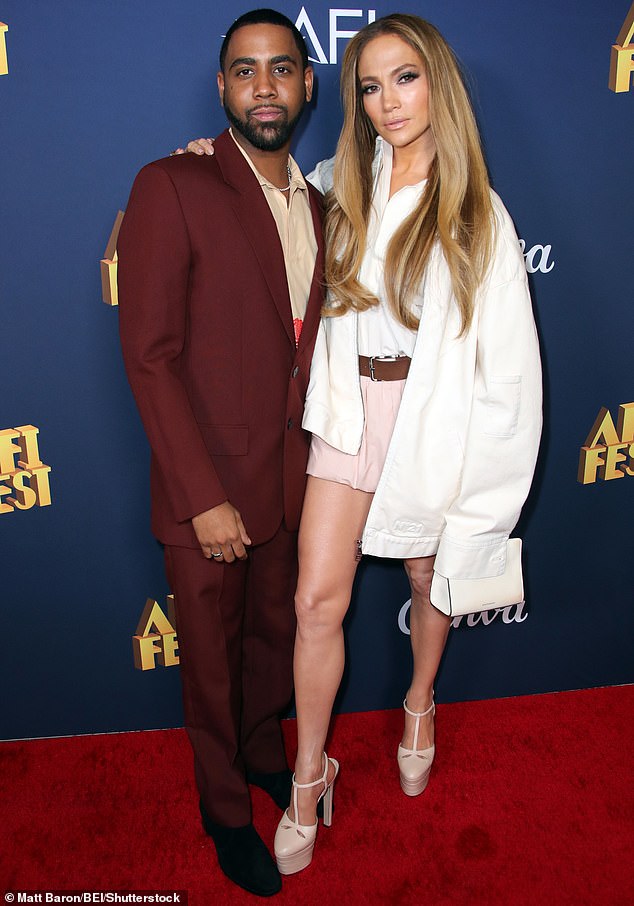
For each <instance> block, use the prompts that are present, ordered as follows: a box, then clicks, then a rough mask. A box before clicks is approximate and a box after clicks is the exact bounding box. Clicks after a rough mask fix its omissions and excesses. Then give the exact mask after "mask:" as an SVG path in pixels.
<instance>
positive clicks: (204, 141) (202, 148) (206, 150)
mask: <svg viewBox="0 0 634 906" xmlns="http://www.w3.org/2000/svg"><path fill="white" fill-rule="evenodd" d="M188 151H189V152H190V153H191V154H208V155H209V157H211V156H212V155H213V153H214V140H213V138H196V139H194V140H193V141H191V142H189V144H188V145H187V147H186V148H176V149H175V150H174V151H172V152H171V154H170V157H172V156H173V155H174V154H186V153H187V152H188Z"/></svg>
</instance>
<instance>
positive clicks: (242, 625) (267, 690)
mask: <svg viewBox="0 0 634 906" xmlns="http://www.w3.org/2000/svg"><path fill="white" fill-rule="evenodd" d="M165 564H166V571H167V579H168V582H169V584H170V586H171V588H172V592H173V593H174V596H175V599H176V630H177V633H178V644H179V656H180V671H181V681H182V688H183V705H184V712H185V726H186V728H187V733H188V735H189V739H190V742H191V744H192V748H193V750H194V767H195V775H196V783H197V786H198V790H199V792H200V797H201V800H202V803H203V805H204V807H205V809H206V810H207V812H208V814H209V816H210V818H211V819H212V821H215V822H216V823H217V824H223V825H226V826H228V827H240V826H242V825H244V824H248V823H249V822H250V821H251V800H250V796H249V790H248V787H247V783H246V780H245V770H246V769H248V770H252V771H257V772H263V773H269V772H275V771H282V770H284V769H285V768H286V767H287V761H286V755H285V751H284V741H283V738H282V732H281V727H280V719H279V715H280V713H281V712H282V711H283V710H284V709H285V708H286V706H287V705H288V703H289V701H290V698H291V694H292V688H293V681H292V671H293V644H294V638H295V609H294V603H293V601H294V595H295V586H296V583H297V533H296V532H288V531H286V529H284V528H283V527H280V528H279V529H278V531H277V532H276V534H275V535H274V536H273V538H271V540H270V541H267V542H265V543H264V544H259V545H254V546H253V547H251V548H249V556H248V559H247V560H243V561H239V560H235V561H234V562H233V563H224V562H220V563H218V562H216V561H214V560H207V559H206V558H205V557H204V556H203V554H202V552H201V550H200V549H198V550H193V549H190V548H184V547H170V546H166V547H165Z"/></svg>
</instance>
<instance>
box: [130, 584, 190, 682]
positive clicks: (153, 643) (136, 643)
mask: <svg viewBox="0 0 634 906" xmlns="http://www.w3.org/2000/svg"><path fill="white" fill-rule="evenodd" d="M175 626H176V619H175V616H174V595H168V596H167V616H166V615H165V611H163V610H161V607H160V605H159V604H158V602H157V601H154V600H153V599H152V598H148V599H147V601H146V602H145V607H144V608H143V613H142V614H141V619H140V620H139V625H138V626H137V628H136V632H137V634H136V635H133V636H132V650H133V651H134V666H135V667H136V668H137V670H154V668H155V667H156V661H158V662H159V664H160V665H161V666H162V667H175V666H176V665H177V664H178V663H179V662H180V658H179V656H178V639H177V638H176V629H175Z"/></svg>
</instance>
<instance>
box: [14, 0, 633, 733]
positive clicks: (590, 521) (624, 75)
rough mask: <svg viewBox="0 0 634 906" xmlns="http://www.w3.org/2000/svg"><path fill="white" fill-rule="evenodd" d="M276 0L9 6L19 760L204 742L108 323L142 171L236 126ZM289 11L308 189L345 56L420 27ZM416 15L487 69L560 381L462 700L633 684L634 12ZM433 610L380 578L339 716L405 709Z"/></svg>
mask: <svg viewBox="0 0 634 906" xmlns="http://www.w3.org/2000/svg"><path fill="white" fill-rule="evenodd" d="M252 5H253V4H250V3H244V2H235V3H232V2H229V3H226V4H218V3H215V2H212V0H183V2H182V3H180V4H174V3H173V2H172V0H138V2H135V3H130V2H129V0H109V2H104V0H82V2H77V0H74V2H73V0H57V2H55V3H50V2H46V0H30V2H29V3H24V2H18V0H0V20H2V21H1V23H0V124H1V130H2V141H1V143H0V227H1V241H0V301H1V307H0V323H1V325H2V327H1V333H2V337H1V340H0V346H1V352H0V403H1V407H0V550H1V552H2V557H1V563H2V578H1V579H0V595H1V600H2V614H3V617H2V629H3V632H2V638H3V644H2V654H1V656H0V663H1V664H2V673H3V677H2V690H3V701H2V707H1V709H0V710H1V717H0V721H1V732H0V735H1V736H2V737H3V738H21V737H32V736H51V735H65V734H75V733H89V732H101V731H110V730H128V729H143V728H151V727H167V726H178V725H180V724H181V722H182V715H181V707H180V691H179V683H178V669H179V668H178V647H177V646H178V642H177V639H176V638H175V637H174V633H173V629H172V625H171V614H170V610H171V608H170V602H169V601H168V600H167V599H166V596H167V591H168V589H167V586H166V582H165V579H164V576H163V564H162V555H161V551H160V548H159V545H158V544H157V543H156V542H155V541H153V539H152V537H151V535H150V531H149V518H148V509H149V507H148V501H149V487H148V458H149V457H148V447H147V443H146V440H145V437H144V434H143V431H142V428H141V424H140V421H139V418H138V416H137V413H136V410H135V407H134V404H133V400H132V396H131V393H130V390H129V388H128V385H127V382H126V378H125V376H124V372H123V367H122V363H121V354H120V350H119V341H118V331H117V309H116V307H114V306H112V305H107V304H104V303H103V301H102V294H103V290H104V289H105V290H106V292H105V294H106V296H108V280H109V277H110V274H111V273H112V269H113V265H112V264H110V265H109V264H108V261H107V259H110V260H114V259H113V254H112V251H113V250H112V248H109V249H106V247H107V245H108V240H109V237H110V234H111V231H112V229H113V226H114V224H115V220H116V217H117V212H118V211H119V210H120V209H124V208H125V206H126V203H127V197H128V192H129V189H130V186H131V183H132V180H133V178H134V175H135V173H136V172H137V170H138V169H139V168H140V167H141V166H142V165H143V164H144V163H146V162H147V161H149V160H152V159H155V158H157V157H162V156H164V155H165V154H166V153H168V152H169V150H170V149H172V148H174V147H175V146H177V145H179V144H182V143H183V142H185V141H186V140H187V139H188V138H190V137H194V136H197V135H215V134H217V133H219V132H220V131H221V130H222V129H223V128H224V125H225V121H224V117H223V113H222V110H221V108H220V106H219V103H218V98H217V91H216V84H215V75H216V70H217V53H218V48H219V45H220V41H221V36H222V35H223V34H224V32H225V30H226V28H227V27H228V25H229V24H230V22H231V21H232V20H233V19H234V18H235V17H237V16H238V15H240V14H241V13H243V12H245V11H246V10H247V9H249V8H251V6H252ZM276 6H277V8H278V9H280V10H281V11H282V12H284V13H286V14H287V15H288V16H289V17H290V18H292V19H293V20H294V21H296V22H297V23H298V25H299V26H300V28H301V31H302V33H303V34H304V35H305V37H306V39H307V41H308V45H309V49H310V55H311V57H312V58H313V62H314V66H315V72H316V76H317V83H318V90H317V92H316V97H315V99H314V101H313V103H312V105H311V108H310V111H309V115H308V116H307V117H306V120H305V123H304V125H303V127H302V128H301V131H300V134H299V138H298V141H297V145H296V149H295V154H296V157H297V159H298V160H299V162H300V164H301V165H302V166H303V167H304V168H305V169H309V168H311V167H312V165H313V164H314V163H315V162H316V161H318V160H320V159H321V158H323V157H326V156H330V155H331V154H332V153H333V150H334V147H335V142H336V137H337V131H338V127H339V124H340V106H339V95H338V75H339V67H338V64H339V62H340V60H341V56H342V52H343V50H344V47H345V44H346V41H347V40H348V38H349V37H350V35H351V34H353V33H354V32H355V31H356V30H358V29H359V28H360V27H361V26H362V25H363V24H364V23H366V22H368V21H371V20H372V19H373V18H375V17H379V16H381V15H385V14H386V13H388V12H392V11H393V9H394V7H393V4H392V3H389V4H388V3H383V2H374V3H372V4H371V6H368V7H362V8H354V9H353V8H350V9H348V8H330V7H329V6H328V5H327V4H326V3H325V2H324V0H304V5H301V2H279V3H277V4H276ZM398 9H399V11H402V12H415V13H418V14H419V15H421V16H423V17H425V18H427V19H430V20H431V21H432V22H434V23H435V24H436V25H437V26H438V27H439V28H440V30H441V31H442V32H443V34H444V35H445V36H446V37H447V39H448V40H449V42H450V43H451V44H452V46H453V47H454V48H455V50H456V52H457V54H458V56H459V57H460V59H461V60H462V62H463V64H464V67H465V70H466V72H467V74H468V81H469V86H470V90H471V93H472V97H473V100H474V104H475V107H476V110H477V114H478V118H479V121H480V125H481V129H482V134H483V137H484V143H485V148H486V153H487V159H488V162H489V165H490V170H491V174H492V180H493V184H494V186H495V188H496V189H497V191H498V192H499V193H500V195H501V196H502V198H503V199H504V201H505V202H506V205H507V207H508V208H509V210H510V212H511V214H512V216H513V217H514V219H515V222H516V225H517V229H518V234H519V236H520V237H521V243H522V246H523V250H524V254H525V258H526V267H527V270H528V272H529V274H530V281H531V286H532V290H533V299H534V305H535V313H536V318H537V322H538V327H539V333H540V337H541V343H542V350H543V356H544V363H545V399H546V403H545V417H546V427H545V434H544V440H543V443H542V449H541V455H540V460H539V465H538V470H537V475H536V480H535V484H534V487H533V491H532V493H531V496H530V498H529V502H528V504H527V506H526V508H525V511H524V514H523V516H522V521H521V523H520V526H519V533H520V534H521V535H522V536H523V538H524V540H525V574H526V603H525V604H523V605H516V606H514V607H511V608H508V609H507V610H504V611H500V612H497V611H491V612H489V613H487V614H485V615H483V616H480V617H477V618H473V617H470V618H462V619H460V620H457V621H454V626H453V629H452V632H451V635H450V641H449V645H448V648H447V652H446V655H445V658H444V662H443V664H442V667H441V673H440V676H439V680H438V686H437V699H438V700H440V701H453V700H458V699H476V698H486V697H495V696H510V695H519V694H524V693H532V692H544V691H554V690H562V689H574V688H580V687H589V686H596V685H604V684H617V683H626V682H632V681H633V680H634V669H633V664H632V637H633V631H632V630H633V614H634V606H633V605H634V572H633V563H634V548H633V547H632V512H633V506H632V504H633V502H634V377H633V365H634V356H633V353H632V345H633V340H634V315H633V313H634V304H633V302H634V300H633V299H632V295H633V291H632V288H633V287H634V277H633V269H632V265H633V263H634V242H633V233H634V228H633V226H632V211H633V210H634V207H633V201H634V192H633V190H632V162H633V151H632V149H634V85H633V80H634V73H633V68H634V46H633V38H632V33H633V30H634V5H633V6H632V7H631V9H630V7H629V0H605V2H602V3H597V2H596V0H576V2H575V3H574V4H571V3H569V2H565V0H527V2H516V0H483V2H480V3H477V4H476V3H473V2H471V0H453V2H451V3H447V2H445V0H429V2H423V0H419V2H414V3H412V2H401V3H399V4H398ZM213 229H221V225H218V224H216V225H215V224H210V230H213ZM100 259H106V263H105V264H103V265H100ZM101 270H103V276H104V282H105V286H104V287H102V275H101ZM407 599H408V591H407V582H406V580H405V576H404V573H403V570H402V567H401V566H400V564H397V563H385V562H382V561H367V562H365V563H364V564H363V565H362V568H361V570H360V574H359V579H358V582H357V585H356V589H355V595H354V600H353V603H352V607H351V611H350V615H349V618H348V621H347V630H348V634H347V640H348V668H347V672H346V676H345V679H344V683H343V686H342V693H341V696H340V699H339V702H338V707H339V709H340V710H344V711H352V710H364V709H375V708H384V707H395V706H397V705H398V704H399V703H400V701H401V699H402V696H403V692H404V690H405V688H406V685H407V680H408V675H409V669H410V652H409V640H408V635H407V633H408V628H407V627H408V615H407Z"/></svg>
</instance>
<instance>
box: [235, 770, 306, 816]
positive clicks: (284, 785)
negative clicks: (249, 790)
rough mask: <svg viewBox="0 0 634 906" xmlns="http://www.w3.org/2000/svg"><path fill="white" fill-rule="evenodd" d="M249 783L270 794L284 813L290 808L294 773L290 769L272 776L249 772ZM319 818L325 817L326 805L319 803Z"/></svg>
mask: <svg viewBox="0 0 634 906" xmlns="http://www.w3.org/2000/svg"><path fill="white" fill-rule="evenodd" d="M247 783H251V784H253V786H258V787H259V788H260V789H261V790H264V792H265V793H268V794H269V796H270V797H271V799H272V800H273V802H274V803H275V804H276V805H277V807H278V808H281V809H282V811H284V810H285V809H287V808H288V806H289V805H290V801H291V793H292V784H293V772H292V771H290V770H289V769H288V768H287V769H286V770H285V771H276V772H275V773H272V774H259V773H258V772H257V771H247ZM317 817H318V818H323V817H324V803H323V800H320V801H319V802H318V803H317Z"/></svg>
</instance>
